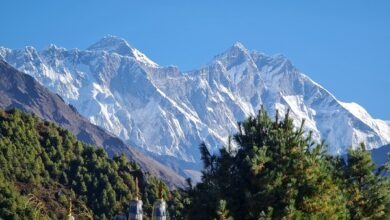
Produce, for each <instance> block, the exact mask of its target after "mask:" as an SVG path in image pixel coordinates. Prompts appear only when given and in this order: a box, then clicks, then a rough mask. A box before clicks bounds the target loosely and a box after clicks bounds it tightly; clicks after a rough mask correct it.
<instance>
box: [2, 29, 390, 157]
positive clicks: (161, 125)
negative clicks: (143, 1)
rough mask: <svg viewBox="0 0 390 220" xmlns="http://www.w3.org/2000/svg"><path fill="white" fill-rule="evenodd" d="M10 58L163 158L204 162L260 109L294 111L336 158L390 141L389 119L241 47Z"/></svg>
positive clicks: (109, 42) (27, 53)
mask: <svg viewBox="0 0 390 220" xmlns="http://www.w3.org/2000/svg"><path fill="white" fill-rule="evenodd" d="M0 59H4V60H5V61H7V62H8V63H10V64H11V65H13V66H15V67H16V68H18V69H19V70H21V71H23V72H26V73H27V74H30V75H31V76H33V77H35V78H36V79H37V80H38V81H39V82H41V83H42V84H43V85H45V86H46V87H47V88H49V89H50V90H51V91H53V92H56V93H58V94H59V95H61V96H62V97H63V98H64V99H65V101H66V102H68V103H70V104H71V105H73V106H74V107H75V108H76V109H77V110H78V111H79V112H80V113H81V114H82V115H83V116H85V117H87V118H88V119H89V120H90V121H91V122H92V123H94V124H96V125H99V126H101V127H102V128H104V129H106V130H108V131H110V132H111V133H113V134H115V135H117V136H119V137H120V138H121V139H123V140H125V141H127V142H128V143H131V144H133V145H136V146H138V147H140V148H143V149H145V150H146V151H149V152H152V153H155V154H157V155H164V156H169V157H170V158H176V159H177V160H179V161H186V162H199V152H198V145H199V143H201V142H202V141H205V142H206V144H208V146H210V148H212V149H214V150H215V149H217V148H218V147H221V146H222V144H223V143H224V142H226V141H227V139H228V138H227V137H228V136H229V135H231V134H233V133H234V132H236V123H237V121H241V120H243V119H245V117H247V116H250V115H255V114H256V112H257V110H258V109H260V106H261V105H263V106H264V107H265V108H266V109H267V110H268V112H270V113H271V114H272V113H274V112H275V110H276V109H278V110H279V112H280V113H281V114H283V113H285V112H286V111H287V109H291V115H292V117H293V118H294V119H295V122H296V123H297V125H299V124H300V122H301V120H302V119H305V120H306V129H309V130H312V131H313V136H314V138H315V139H316V140H318V141H320V140H325V143H326V144H327V145H328V146H329V151H330V152H331V153H333V154H342V153H345V151H346V149H347V148H348V147H349V146H350V145H352V146H357V145H358V143H360V142H364V143H365V144H366V145H367V147H368V149H371V148H375V147H379V146H383V145H385V144H388V143H390V122H389V121H383V120H378V119H373V118H372V117H371V116H370V115H369V114H368V113H367V112H366V111H365V110H364V109H363V108H362V107H361V106H359V105H358V104H356V103H344V102H341V101H339V100H337V99H336V98H335V97H334V96H333V95H332V94H331V93H330V92H328V91H327V90H326V89H324V88H323V87H322V86H320V85H319V84H317V83H315V82H314V81H313V80H311V79H310V78H309V77H308V76H306V75H304V74H303V73H301V72H300V71H299V70H298V69H297V68H295V67H294V66H293V65H292V63H291V62H290V61H289V60H288V59H287V58H286V57H284V56H282V55H275V56H268V55H265V54H263V53H259V52H255V51H250V50H248V49H246V48H245V47H244V46H243V45H242V44H240V43H236V44H234V45H233V46H232V47H231V48H229V49H228V50H227V51H225V52H224V53H222V54H220V55H218V56H216V57H214V59H213V60H212V61H211V62H210V63H209V64H207V65H205V66H203V67H202V68H200V69H198V70H196V71H192V72H181V71H180V70H179V69H178V68H176V67H162V66H159V65H157V64H156V63H155V62H153V61H152V60H150V59H149V58H148V57H147V56H145V55H144V54H142V53H141V52H140V51H138V50H137V49H135V48H134V47H132V46H131V45H130V44H129V43H127V42H126V41H125V40H124V39H121V38H118V37H114V36H107V37H104V38H103V39H101V40H100V41H99V42H97V43H95V44H93V45H92V46H90V47H89V48H87V49H86V50H79V49H65V48H60V47H57V46H55V45H50V46H49V47H48V48H46V49H44V50H42V51H37V50H36V49H34V48H33V47H26V48H24V49H15V50H13V49H7V48H0Z"/></svg>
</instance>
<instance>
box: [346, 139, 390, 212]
mask: <svg viewBox="0 0 390 220" xmlns="http://www.w3.org/2000/svg"><path fill="white" fill-rule="evenodd" d="M375 172H376V166H375V164H374V162H373V161H372V158H371V155H370V153H369V152H368V151H367V150H366V149H365V147H364V145H363V144H362V145H360V147H359V148H357V149H355V150H352V149H350V150H349V151H348V157H347V165H346V169H345V176H344V178H345V180H346V187H347V189H348V203H347V204H348V209H349V211H350V217H351V219H385V218H388V219H389V218H390V209H389V208H390V206H389V205H390V183H389V179H388V178H386V177H382V176H380V175H378V174H379V173H376V174H375Z"/></svg>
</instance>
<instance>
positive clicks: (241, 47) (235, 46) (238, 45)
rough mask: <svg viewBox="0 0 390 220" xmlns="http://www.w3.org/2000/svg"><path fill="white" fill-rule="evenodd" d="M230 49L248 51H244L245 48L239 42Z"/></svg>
mask: <svg viewBox="0 0 390 220" xmlns="http://www.w3.org/2000/svg"><path fill="white" fill-rule="evenodd" d="M231 48H237V49H240V50H245V51H247V50H248V49H246V47H245V46H244V45H243V44H242V43H241V42H239V41H236V42H235V43H234V44H233V46H231Z"/></svg>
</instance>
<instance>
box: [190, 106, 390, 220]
mask: <svg viewBox="0 0 390 220" xmlns="http://www.w3.org/2000/svg"><path fill="white" fill-rule="evenodd" d="M303 125H304V123H303V122H302V125H301V127H300V128H299V129H296V128H295V127H294V125H293V122H292V120H291V119H290V118H289V117H288V113H287V115H286V116H285V117H284V119H283V120H279V117H278V114H276V118H275V120H271V119H270V118H269V117H268V115H267V113H266V112H265V111H264V110H263V109H262V110H261V111H260V112H259V114H258V116H256V117H253V118H252V117H251V118H248V119H247V120H246V121H245V122H244V123H240V124H239V132H238V134H236V135H235V136H234V141H235V142H236V144H237V145H238V148H237V149H236V150H234V149H233V148H232V147H231V145H230V144H229V146H227V147H225V148H222V149H221V150H220V152H219V154H218V155H212V154H211V153H210V152H209V151H208V149H207V147H206V146H205V145H204V144H202V145H201V146H200V152H201V158H202V161H203V163H204V169H203V171H202V174H203V175H202V181H201V182H200V183H198V184H197V185H196V186H195V187H192V186H191V187H189V188H188V189H187V190H186V192H185V193H186V194H183V195H186V196H187V198H188V199H189V200H190V204H189V205H187V208H185V209H184V212H183V216H187V217H188V218H189V219H227V218H229V216H231V217H233V218H235V219H348V218H352V219H364V218H366V219H375V218H378V219H383V218H386V217H388V216H389V215H390V209H389V201H390V199H389V195H390V193H389V190H390V185H389V179H388V178H386V177H382V176H379V175H376V174H375V166H374V164H373V162H372V160H371V157H370V155H369V153H368V152H366V151H364V150H361V149H358V150H356V151H352V150H351V151H350V152H349V155H348V160H347V164H346V163H344V162H343V160H342V159H341V158H339V157H336V156H329V155H327V154H326V153H325V152H326V151H325V149H324V146H323V144H315V143H314V142H313V140H312V138H311V135H310V134H309V135H305V133H304V131H303ZM383 169H384V170H385V168H383ZM228 210H229V211H228Z"/></svg>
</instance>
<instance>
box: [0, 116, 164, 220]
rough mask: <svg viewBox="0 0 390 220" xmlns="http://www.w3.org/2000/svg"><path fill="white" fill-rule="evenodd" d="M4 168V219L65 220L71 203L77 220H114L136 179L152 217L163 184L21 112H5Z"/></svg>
mask: <svg viewBox="0 0 390 220" xmlns="http://www.w3.org/2000/svg"><path fill="white" fill-rule="evenodd" d="M0 167H1V169H0V218H4V219H62V218H63V217H65V215H66V214H67V209H68V206H69V200H70V199H71V200H72V201H73V211H74V213H75V215H76V217H77V219H90V218H91V217H93V218H94V219H112V218H113V216H114V215H115V214H118V213H120V212H126V210H127V207H128V202H129V201H130V200H131V199H132V198H133V197H134V196H135V195H134V192H135V178H136V177H137V179H138V180H139V186H140V187H141V193H142V199H143V201H144V207H145V208H144V210H145V213H146V214H147V215H150V213H151V203H152V202H153V201H154V200H155V199H156V198H157V194H158V193H157V191H158V188H159V187H158V186H159V184H160V181H158V180H157V179H155V178H153V177H151V176H149V175H145V174H143V173H142V172H141V170H140V168H139V166H138V165H137V164H135V163H134V162H130V161H128V160H127V159H126V157H124V156H115V157H114V158H112V159H110V158H109V157H108V156H107V153H106V152H105V151H104V150H103V149H98V148H96V147H92V146H90V145H87V144H84V143H82V142H80V141H78V140H77V139H76V138H75V137H74V135H72V134H71V133H70V132H69V131H68V130H65V129H62V128H60V127H58V126H56V125H55V124H53V123H51V122H44V121H41V120H40V119H39V118H37V117H35V116H33V115H31V114H25V113H22V112H21V111H19V110H12V111H7V112H6V111H3V110H0ZM167 191H168V189H167V187H166V186H164V193H165V195H167ZM146 219H147V217H146Z"/></svg>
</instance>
